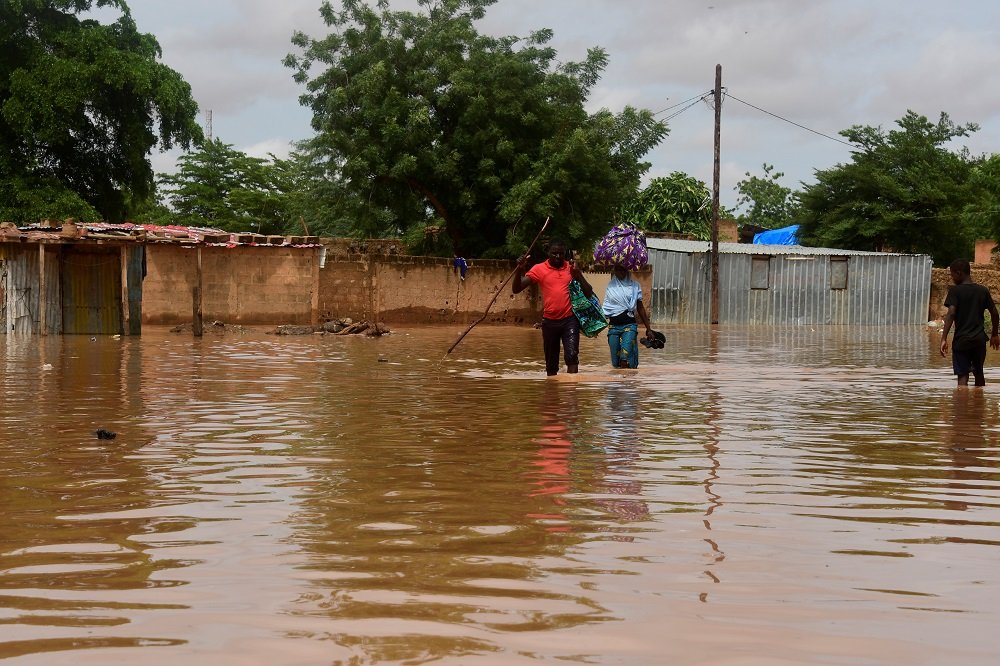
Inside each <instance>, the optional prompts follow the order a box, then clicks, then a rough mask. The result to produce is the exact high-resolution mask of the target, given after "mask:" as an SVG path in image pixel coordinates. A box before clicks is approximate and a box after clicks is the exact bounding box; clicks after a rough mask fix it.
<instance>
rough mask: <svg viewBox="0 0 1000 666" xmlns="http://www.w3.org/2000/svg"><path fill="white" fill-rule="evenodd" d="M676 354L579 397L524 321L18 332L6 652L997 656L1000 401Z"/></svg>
mask: <svg viewBox="0 0 1000 666" xmlns="http://www.w3.org/2000/svg"><path fill="white" fill-rule="evenodd" d="M666 333H667V335H668V341H669V344H668V346H667V348H666V349H664V350H658V351H653V350H649V351H646V352H644V358H643V365H642V366H641V367H640V368H639V369H638V370H636V371H620V370H613V369H608V368H605V367H604V365H605V356H606V347H605V342H604V341H603V340H601V339H597V340H585V341H584V342H583V345H584V347H583V350H582V354H581V358H582V361H583V366H582V367H581V374H580V375H578V376H573V377H569V376H562V377H558V378H555V379H546V378H545V377H544V376H543V375H544V373H543V372H542V370H541V365H540V361H539V358H538V344H537V342H538V341H537V332H536V331H533V330H530V329H499V328H498V329H490V328H484V329H483V330H480V329H477V330H476V331H475V333H474V334H473V335H470V336H469V337H468V338H467V339H466V341H464V342H463V345H462V346H461V347H460V348H459V350H458V351H457V353H456V354H454V355H452V356H450V357H448V358H446V359H445V360H441V357H442V355H443V350H445V349H447V347H448V346H449V344H450V343H451V342H452V341H453V339H454V336H455V332H454V331H451V330H444V329H408V330H400V331H397V332H395V333H394V334H393V335H391V336H387V337H385V338H381V339H365V338H349V339H345V338H336V337H308V338H284V339H279V338H274V337H271V336H265V335H262V334H249V335H245V336H217V337H210V336H206V337H205V338H203V339H200V340H194V339H192V338H190V337H187V336H178V335H175V334H170V333H168V332H166V331H157V330H155V329H154V330H152V331H147V333H146V334H144V335H143V336H142V338H136V339H123V340H117V341H116V340H112V339H110V338H98V339H95V340H93V341H91V340H90V339H89V338H87V337H85V336H81V337H67V338H58V337H50V338H46V339H29V338H17V337H8V338H0V366H2V367H3V368H4V373H3V376H2V377H0V398H2V400H3V409H2V410H0V501H2V502H3V505H2V506H3V507H4V509H3V511H2V512H0V530H2V534H4V539H3V542H2V547H0V658H5V657H17V658H18V660H19V663H29V664H30V663H37V664H46V665H50V664H57V665H58V664H70V663H73V664H74V666H76V665H77V664H87V663H91V664H132V663H143V664H168V663H169V664H175V663H177V662H178V661H182V662H184V663H186V664H192V665H197V664H210V663H217V662H220V661H221V662H222V663H227V664H230V663H231V664H269V665H273V664H315V663H334V664H336V663H343V664H348V663H350V664H374V663H400V664H403V663H406V664H410V663H428V662H434V661H439V662H442V663H471V662H475V663H484V664H485V663H496V664H512V663H525V664H527V663H535V664H537V663H551V662H555V661H569V662H576V663H622V662H632V663H662V662H666V661H673V662H677V663H725V662H726V661H733V660H739V659H741V658H743V657H745V655H746V654H748V653H750V652H748V651H752V654H754V655H755V657H756V658H759V660H761V661H762V662H768V663H780V662H782V661H784V662H786V663H821V662H833V661H837V662H838V663H866V660H867V661H871V655H880V659H882V660H883V662H884V663H914V664H916V663H930V662H931V661H934V662H945V663H962V664H978V663H983V664H986V663H991V662H992V660H993V655H994V654H995V648H994V646H993V645H992V643H991V642H990V640H989V637H990V636H991V633H990V631H989V630H990V629H991V628H992V626H993V625H994V624H995V623H996V622H997V621H998V619H1000V617H998V616H1000V606H998V604H997V602H996V601H995V598H994V595H993V594H992V593H991V592H990V591H991V590H992V589H993V587H994V586H995V585H997V584H1000V574H998V573H997V569H996V567H995V560H996V553H997V551H996V547H997V546H998V545H1000V473H998V471H997V465H998V462H1000V448H998V437H1000V408H998V404H1000V403H998V400H997V395H996V392H995V391H994V390H993V389H994V385H993V384H991V385H990V386H988V387H987V388H986V389H985V390H978V391H977V390H974V389H972V390H970V389H963V390H956V389H955V388H954V386H953V378H952V376H951V375H950V371H949V368H948V367H947V364H946V361H943V360H941V359H940V356H939V355H938V354H937V350H936V346H935V341H934V339H933V338H934V336H929V335H928V334H927V333H926V331H924V330H923V329H919V328H917V329H914V328H908V329H883V330H874V329H873V330H867V329H861V330H857V329H852V330H849V331H842V330H830V329H815V330H814V329H804V328H798V329H766V330H760V329H751V328H716V329H710V328H708V327H704V328H700V327H677V328H674V329H673V330H667V331H666ZM991 354H992V352H991ZM987 365H988V369H987V374H988V377H990V376H992V375H991V374H990V372H991V371H990V369H989V368H996V367H997V363H996V359H994V358H991V359H990V360H989V361H988V364H987ZM98 427H106V428H108V429H110V430H114V431H116V432H118V433H119V435H118V438H117V439H115V440H113V441H110V442H108V441H102V440H97V439H96V438H95V437H94V434H93V433H94V430H95V429H96V428H98Z"/></svg>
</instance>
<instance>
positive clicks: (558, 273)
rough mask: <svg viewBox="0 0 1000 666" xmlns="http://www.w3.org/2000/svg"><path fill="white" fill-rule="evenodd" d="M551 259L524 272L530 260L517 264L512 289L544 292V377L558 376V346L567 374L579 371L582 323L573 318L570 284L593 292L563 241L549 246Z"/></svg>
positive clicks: (522, 259) (587, 294) (553, 241)
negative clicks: (535, 289) (567, 252)
mask: <svg viewBox="0 0 1000 666" xmlns="http://www.w3.org/2000/svg"><path fill="white" fill-rule="evenodd" d="M548 253H549V258H548V259H546V260H545V261H543V262H542V263H540V264H535V265H534V266H532V267H531V270H529V271H527V272H525V269H526V268H527V266H528V257H527V256H524V257H521V259H520V260H519V261H518V262H517V271H516V272H515V274H514V280H513V282H511V289H512V290H513V292H514V293H515V294H519V293H521V292H522V291H524V290H525V289H527V288H528V287H530V286H531V284H532V283H535V284H537V285H538V287H539V289H541V291H542V348H543V349H544V350H545V374H547V375H549V376H550V377H551V376H552V375H556V374H558V373H559V365H560V364H559V345H560V343H562V352H563V356H564V358H565V359H566V372H570V373H573V372H578V371H579V369H580V323H579V322H578V321H577V319H576V315H575V314H573V308H572V306H571V305H570V299H569V283H570V282H571V281H572V280H576V281H577V282H579V283H580V287H581V288H582V289H583V293H584V294H585V295H586V296H587V298H590V297H591V296H592V295H593V294H594V288H593V287H591V286H590V283H589V282H587V279H586V278H584V277H583V273H582V272H581V271H580V269H579V268H577V267H576V266H574V265H573V262H571V261H567V260H566V244H565V243H564V242H562V241H561V240H552V241H551V242H550V243H549V250H548Z"/></svg>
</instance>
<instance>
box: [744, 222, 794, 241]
mask: <svg viewBox="0 0 1000 666" xmlns="http://www.w3.org/2000/svg"><path fill="white" fill-rule="evenodd" d="M798 233H799V225H797V224H793V225H792V226H790V227H782V228H781V229H771V230H770V231H762V232H760V233H759V234H754V237H753V242H754V245H798V244H799V239H798Z"/></svg>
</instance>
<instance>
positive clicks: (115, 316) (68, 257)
mask: <svg viewBox="0 0 1000 666" xmlns="http://www.w3.org/2000/svg"><path fill="white" fill-rule="evenodd" d="M61 268H62V271H61V272H62V275H61V279H60V283H61V285H62V296H63V297H62V319H63V332H64V333H67V334H74V333H76V334H86V335H96V334H104V335H109V334H115V333H121V332H122V310H121V301H122V291H121V290H122V286H121V284H122V283H121V280H122V270H121V258H120V253H119V249H118V248H117V247H114V248H107V249H104V248H101V249H97V248H90V247H67V248H66V249H65V250H64V255H63V261H62V262H61Z"/></svg>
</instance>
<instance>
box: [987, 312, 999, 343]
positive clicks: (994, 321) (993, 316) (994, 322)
mask: <svg viewBox="0 0 1000 666" xmlns="http://www.w3.org/2000/svg"><path fill="white" fill-rule="evenodd" d="M987 309H988V310H989V311H990V325H991V326H992V327H993V330H992V331H991V332H990V347H993V349H1000V333H998V330H1000V329H998V327H1000V316H998V315H997V306H996V305H994V304H993V303H990V305H989V307H988V308H987Z"/></svg>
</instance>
